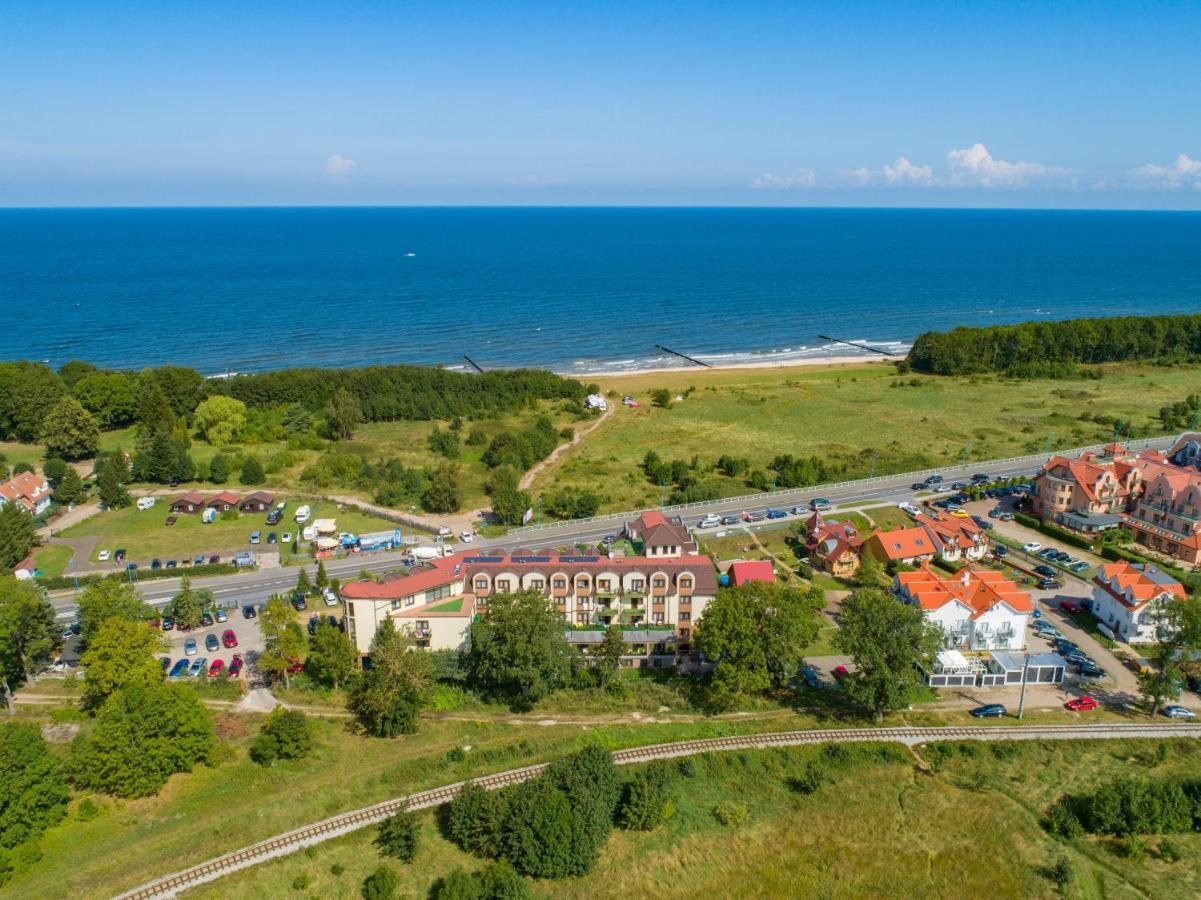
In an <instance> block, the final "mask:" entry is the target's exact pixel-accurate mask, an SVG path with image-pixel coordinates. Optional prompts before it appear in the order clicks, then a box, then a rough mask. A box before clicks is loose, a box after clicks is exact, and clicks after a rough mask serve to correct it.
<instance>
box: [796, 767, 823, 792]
mask: <svg viewBox="0 0 1201 900" xmlns="http://www.w3.org/2000/svg"><path fill="white" fill-rule="evenodd" d="M828 780H829V779H828V778H827V776H826V771H825V769H823V768H822V767H821V766H819V765H817V764H816V763H810V764H809V765H808V766H806V767H805V771H804V772H802V773H801V774H800V775H798V776H797V777H796V778H793V779H792V780H791V782H790V786H791V787H792V789H793V790H794V791H796V792H797V793H800V794H814V793H816V792H817V790H818V789H819V788H820V787H821V786H822V785H823V784H825V783H826V781H828Z"/></svg>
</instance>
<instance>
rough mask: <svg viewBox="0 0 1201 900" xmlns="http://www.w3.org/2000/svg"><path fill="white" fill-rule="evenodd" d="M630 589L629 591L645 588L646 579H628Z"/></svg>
mask: <svg viewBox="0 0 1201 900" xmlns="http://www.w3.org/2000/svg"><path fill="white" fill-rule="evenodd" d="M630 590H631V591H642V590H646V581H644V580H643V579H641V578H634V579H631V580H630Z"/></svg>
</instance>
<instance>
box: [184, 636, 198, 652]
mask: <svg viewBox="0 0 1201 900" xmlns="http://www.w3.org/2000/svg"><path fill="white" fill-rule="evenodd" d="M183 652H184V655H185V656H195V655H196V638H188V639H187V640H186V641H184V642H183Z"/></svg>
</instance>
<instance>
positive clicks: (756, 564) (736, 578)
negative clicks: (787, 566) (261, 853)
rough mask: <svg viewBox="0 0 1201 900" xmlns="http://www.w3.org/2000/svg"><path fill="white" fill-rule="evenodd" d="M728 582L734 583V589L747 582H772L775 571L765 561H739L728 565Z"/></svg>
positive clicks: (774, 578) (769, 563)
mask: <svg viewBox="0 0 1201 900" xmlns="http://www.w3.org/2000/svg"><path fill="white" fill-rule="evenodd" d="M730 580H731V581H732V582H734V585H735V587H737V586H738V585H742V584H746V583H747V582H748V581H768V582H774V581H775V580H776V570H775V569H774V568H773V567H772V564H771V562H770V561H768V560H766V559H751V560H740V561H738V562H736V563H731V564H730Z"/></svg>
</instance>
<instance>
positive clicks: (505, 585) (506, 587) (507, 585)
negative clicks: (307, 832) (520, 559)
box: [496, 578, 513, 592]
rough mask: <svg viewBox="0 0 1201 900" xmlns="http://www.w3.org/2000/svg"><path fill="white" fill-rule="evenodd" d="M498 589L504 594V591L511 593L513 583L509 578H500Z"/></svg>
mask: <svg viewBox="0 0 1201 900" xmlns="http://www.w3.org/2000/svg"><path fill="white" fill-rule="evenodd" d="M496 589H497V590H498V591H502V592H503V591H511V590H513V582H511V581H510V580H509V579H507V578H498V579H497V580H496Z"/></svg>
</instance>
